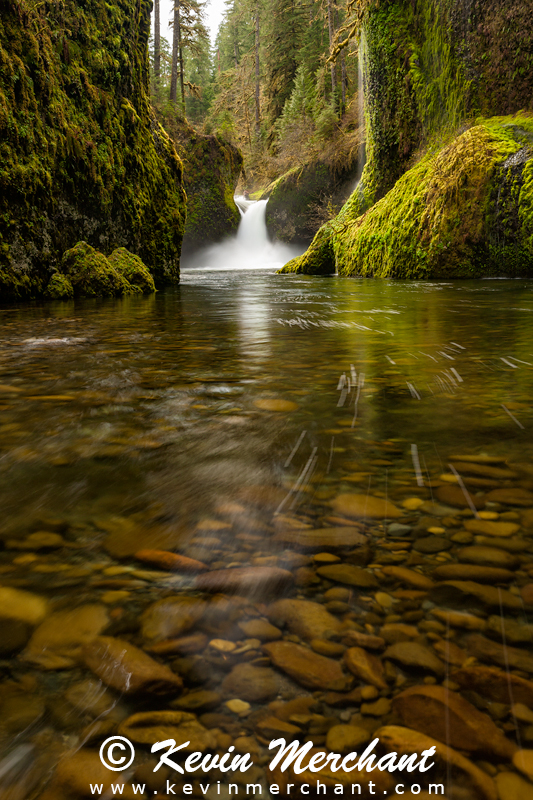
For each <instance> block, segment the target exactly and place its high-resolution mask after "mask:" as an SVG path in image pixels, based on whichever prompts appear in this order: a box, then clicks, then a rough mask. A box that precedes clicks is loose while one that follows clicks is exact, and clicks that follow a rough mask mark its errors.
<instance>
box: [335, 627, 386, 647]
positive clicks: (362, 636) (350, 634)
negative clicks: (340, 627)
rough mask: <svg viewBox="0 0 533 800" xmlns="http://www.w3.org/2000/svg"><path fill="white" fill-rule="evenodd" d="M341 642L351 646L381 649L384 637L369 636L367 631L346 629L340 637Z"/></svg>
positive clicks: (383, 645) (383, 644)
mask: <svg viewBox="0 0 533 800" xmlns="http://www.w3.org/2000/svg"><path fill="white" fill-rule="evenodd" d="M342 641H343V644H346V645H349V646H351V647H364V648H365V649H366V650H382V649H383V648H384V647H385V644H386V643H385V639H382V638H381V636H371V635H370V634H368V633H359V631H350V630H347V631H345V633H344V636H343V638H342Z"/></svg>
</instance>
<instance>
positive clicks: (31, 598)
mask: <svg viewBox="0 0 533 800" xmlns="http://www.w3.org/2000/svg"><path fill="white" fill-rule="evenodd" d="M47 613H48V601H47V600H46V599H45V598H44V597H40V596H39V595H37V594H31V592H24V591H22V590H20V589H12V588H11V587H10V586H0V624H2V620H16V621H18V622H22V623H24V624H27V625H31V626H34V625H38V624H39V623H40V622H42V621H43V619H44V618H45V616H46V614H47Z"/></svg>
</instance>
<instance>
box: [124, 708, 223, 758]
mask: <svg viewBox="0 0 533 800" xmlns="http://www.w3.org/2000/svg"><path fill="white" fill-rule="evenodd" d="M118 732H119V736H125V737H126V739H129V740H130V741H132V742H135V743H136V744H148V745H152V744H155V742H163V741H166V740H167V739H174V740H175V741H176V742H178V743H179V744H182V743H183V742H189V744H188V745H187V746H186V747H184V748H183V750H181V751H180V752H184V753H194V752H196V751H197V750H199V751H203V750H212V749H215V748H216V746H217V739H216V736H215V734H214V733H211V731H208V730H207V728H204V726H203V725H200V723H199V722H198V720H197V719H196V717H195V716H194V714H188V713H187V712H186V711H147V712H141V713H140V714H133V716H131V717H128V719H126V720H124V722H123V723H122V724H121V725H120V726H119V729H118Z"/></svg>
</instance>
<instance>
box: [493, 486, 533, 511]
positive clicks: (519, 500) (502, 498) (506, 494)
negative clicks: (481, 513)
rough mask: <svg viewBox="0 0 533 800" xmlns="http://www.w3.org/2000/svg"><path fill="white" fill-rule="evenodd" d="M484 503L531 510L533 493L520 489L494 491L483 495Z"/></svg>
mask: <svg viewBox="0 0 533 800" xmlns="http://www.w3.org/2000/svg"><path fill="white" fill-rule="evenodd" d="M485 501H488V502H493V503H503V504H504V505H508V506H521V507H524V508H531V506H533V493H531V492H528V491H527V489H521V488H512V489H511V488H509V489H494V491H492V492H489V494H487V495H485Z"/></svg>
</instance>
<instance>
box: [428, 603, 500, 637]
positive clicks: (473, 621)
mask: <svg viewBox="0 0 533 800" xmlns="http://www.w3.org/2000/svg"><path fill="white" fill-rule="evenodd" d="M431 614H432V616H434V617H435V618H436V619H438V620H440V622H442V623H444V625H445V626H446V627H450V628H464V629H465V630H467V631H483V630H485V628H486V625H487V623H486V622H485V620H484V619H480V618H479V617H476V616H475V615H474V614H467V613H466V612H462V611H443V610H442V609H440V608H433V609H432V610H431Z"/></svg>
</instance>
